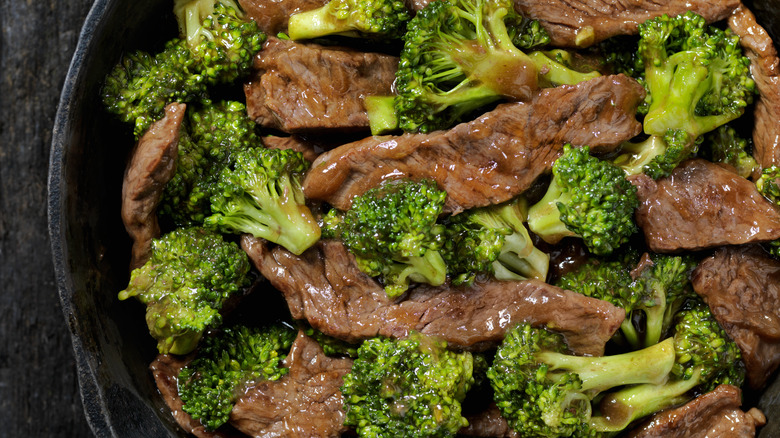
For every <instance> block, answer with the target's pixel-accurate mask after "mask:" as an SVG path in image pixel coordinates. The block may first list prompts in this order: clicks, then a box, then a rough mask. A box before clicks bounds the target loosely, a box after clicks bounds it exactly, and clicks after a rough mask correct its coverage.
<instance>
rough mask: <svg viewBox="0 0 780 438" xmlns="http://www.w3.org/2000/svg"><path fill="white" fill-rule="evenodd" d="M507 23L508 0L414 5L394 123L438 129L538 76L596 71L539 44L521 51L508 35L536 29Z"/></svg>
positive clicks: (538, 30)
mask: <svg viewBox="0 0 780 438" xmlns="http://www.w3.org/2000/svg"><path fill="white" fill-rule="evenodd" d="M507 23H509V25H517V24H521V26H522V17H521V16H519V15H518V14H517V13H516V12H515V11H514V7H513V4H512V2H511V1H510V0H444V1H434V2H430V3H429V4H428V5H427V6H426V7H425V8H423V9H422V10H421V11H419V12H418V13H417V15H415V16H414V18H412V19H411V20H410V21H409V24H408V30H407V32H406V33H405V34H404V37H403V40H404V47H403V50H402V51H401V57H400V58H401V59H400V62H399V67H398V71H397V73H396V83H395V84H396V90H397V96H396V97H395V100H394V109H395V113H396V116H397V119H398V126H399V127H400V128H401V129H402V130H404V131H409V132H430V131H433V130H437V129H444V128H447V127H450V126H451V125H452V124H454V123H456V122H457V121H458V120H460V119H461V117H463V116H464V115H466V114H468V113H470V112H472V111H474V110H476V109H478V108H480V107H482V106H484V105H486V104H488V103H491V102H494V101H497V100H499V99H501V98H504V97H506V98H509V99H527V98H528V97H529V96H530V93H531V92H532V91H533V90H535V89H536V88H537V86H538V85H539V84H540V83H541V84H542V85H555V84H562V83H576V82H580V81H583V80H587V79H590V78H593V77H596V76H598V75H599V74H598V73H597V72H589V73H580V72H576V71H573V70H571V69H569V68H567V67H565V66H564V65H562V64H560V63H558V62H556V61H555V60H553V59H550V58H549V57H548V56H547V55H545V54H544V53H542V52H540V51H535V52H531V53H529V54H526V53H524V52H522V51H521V50H520V49H518V48H517V47H516V46H515V44H514V43H513V40H516V41H518V42H521V43H522V44H525V45H531V46H533V45H535V44H537V42H538V41H543V40H544V38H545V37H544V36H543V32H544V29H543V28H542V27H541V26H539V25H538V24H535V25H534V24H530V25H528V24H527V25H525V27H524V28H522V29H520V30H517V31H515V30H512V31H510V30H508V29H507ZM379 112H380V114H385V113H386V111H379ZM371 118H372V113H371V112H369V119H371Z"/></svg>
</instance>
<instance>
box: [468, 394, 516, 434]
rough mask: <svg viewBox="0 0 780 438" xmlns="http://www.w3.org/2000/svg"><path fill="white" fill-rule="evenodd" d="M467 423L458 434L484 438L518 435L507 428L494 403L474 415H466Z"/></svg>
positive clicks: (507, 425)
mask: <svg viewBox="0 0 780 438" xmlns="http://www.w3.org/2000/svg"><path fill="white" fill-rule="evenodd" d="M466 419H467V420H468V421H469V425H468V426H466V427H464V428H462V429H461V430H459V431H458V436H473V437H485V438H517V437H519V436H520V435H519V434H518V433H517V432H515V431H514V430H512V429H510V428H509V424H507V422H506V420H504V417H502V416H501V411H499V410H498V407H497V406H496V405H495V403H491V404H490V406H488V408H487V409H485V410H484V411H483V412H480V413H478V414H475V415H466Z"/></svg>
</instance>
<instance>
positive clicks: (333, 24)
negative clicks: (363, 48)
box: [287, 0, 411, 40]
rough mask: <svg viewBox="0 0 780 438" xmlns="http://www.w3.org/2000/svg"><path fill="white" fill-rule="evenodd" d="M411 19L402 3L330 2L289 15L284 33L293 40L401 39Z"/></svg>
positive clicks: (380, 0) (372, 0) (379, 0)
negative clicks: (331, 36) (343, 37)
mask: <svg viewBox="0 0 780 438" xmlns="http://www.w3.org/2000/svg"><path fill="white" fill-rule="evenodd" d="M410 17H411V14H410V13H409V10H408V9H407V8H406V5H405V4H404V2H403V1H401V0H330V1H329V2H327V3H326V4H325V5H324V6H321V7H319V8H316V9H313V10H309V11H304V12H299V13H296V14H293V15H291V16H290V22H289V24H288V26H287V34H288V35H289V37H290V39H292V40H302V39H310V38H318V37H322V36H326V35H343V36H349V37H374V38H378V37H383V38H400V37H401V35H403V33H404V31H405V30H406V22H407V21H409V18H410Z"/></svg>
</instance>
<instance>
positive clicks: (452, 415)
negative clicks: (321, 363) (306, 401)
mask: <svg viewBox="0 0 780 438" xmlns="http://www.w3.org/2000/svg"><path fill="white" fill-rule="evenodd" d="M473 363H474V361H473V357H472V355H471V353H469V352H462V353H455V352H452V351H449V350H447V343H446V342H444V341H440V340H437V339H434V338H430V337H427V336H424V335H421V334H419V333H412V334H411V335H410V336H409V337H408V338H406V339H402V340H393V339H384V338H374V339H369V340H367V341H365V342H364V343H363V344H362V345H361V346H360V348H359V349H358V357H357V359H355V362H354V364H353V365H352V370H351V371H350V372H349V373H348V374H346V375H345V376H344V385H343V386H342V387H341V392H342V394H343V395H344V409H345V411H346V419H345V421H344V424H346V425H348V426H352V427H354V428H355V429H356V431H357V434H358V436H360V437H401V436H403V437H410V438H422V437H442V438H443V437H454V436H455V434H456V433H457V431H458V430H459V429H460V428H462V427H464V426H466V425H467V424H468V422H467V421H466V419H465V418H464V417H463V416H462V415H461V402H462V401H463V399H464V398H465V397H466V392H467V391H468V390H469V388H470V387H471V385H472V384H473V382H474V378H473V377H472V370H473Z"/></svg>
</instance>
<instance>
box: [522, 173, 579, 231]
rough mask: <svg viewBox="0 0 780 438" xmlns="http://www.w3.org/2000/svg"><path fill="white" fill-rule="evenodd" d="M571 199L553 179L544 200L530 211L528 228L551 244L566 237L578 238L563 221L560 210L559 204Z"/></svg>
mask: <svg viewBox="0 0 780 438" xmlns="http://www.w3.org/2000/svg"><path fill="white" fill-rule="evenodd" d="M569 198H570V195H568V194H564V193H563V190H562V189H561V187H560V185H559V184H558V183H557V181H556V179H555V178H553V179H552V181H550V186H549V188H548V189H547V192H546V193H545V194H544V196H543V197H542V199H540V200H539V202H537V203H536V204H534V205H532V206H531V208H529V209H528V227H529V228H530V229H531V231H533V232H534V233H536V234H537V235H538V236H539V237H541V238H542V239H543V240H544V241H545V242H547V243H550V244H556V243H558V242H560V240H561V239H563V238H564V237H570V236H576V234H575V233H574V232H573V231H571V230H570V229H569V228H568V227H566V224H564V223H563V221H561V212H560V210H559V209H558V203H561V202H566V200H567V199H569Z"/></svg>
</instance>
